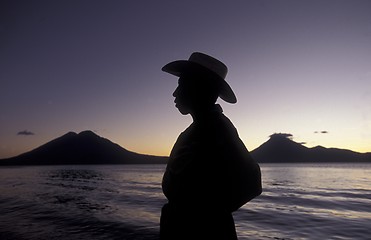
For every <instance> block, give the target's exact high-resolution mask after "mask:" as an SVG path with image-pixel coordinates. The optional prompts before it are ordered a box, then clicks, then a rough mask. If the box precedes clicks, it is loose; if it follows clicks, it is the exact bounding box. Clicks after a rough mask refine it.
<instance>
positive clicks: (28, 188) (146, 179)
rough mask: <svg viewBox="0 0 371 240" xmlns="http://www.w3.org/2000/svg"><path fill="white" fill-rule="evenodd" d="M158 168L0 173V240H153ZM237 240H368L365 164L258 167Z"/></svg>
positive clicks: (370, 210) (160, 199) (369, 190)
mask: <svg viewBox="0 0 371 240" xmlns="http://www.w3.org/2000/svg"><path fill="white" fill-rule="evenodd" d="M164 169H165V165H89V166H41V167H39V166H37V167H0V239H2V240H5V239H30V240H36V239H63V240H64V239H66V240H67V239H68V240H71V239H72V240H73V239H81V240H85V239H89V240H93V239H98V240H99V239H158V237H157V235H158V230H159V217H160V210H161V207H162V205H163V204H164V203H165V202H166V199H165V197H164V196H163V194H162V191H161V184H160V183H161V178H162V174H163V172H164ZM261 169H262V176H263V194H262V195H261V196H260V197H258V198H256V199H254V200H253V201H252V202H250V203H248V204H246V205H245V206H244V207H242V208H241V209H240V210H238V211H237V212H236V213H235V214H234V218H235V222H236V227H237V234H238V236H239V239H240V240H243V239H371V164H271V165H269V164H261Z"/></svg>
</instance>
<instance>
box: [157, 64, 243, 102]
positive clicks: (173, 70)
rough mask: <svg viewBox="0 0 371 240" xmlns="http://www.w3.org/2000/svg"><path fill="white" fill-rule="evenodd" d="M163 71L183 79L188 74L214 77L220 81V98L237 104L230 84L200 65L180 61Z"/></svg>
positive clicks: (165, 67) (169, 65) (164, 68)
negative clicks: (203, 74)
mask: <svg viewBox="0 0 371 240" xmlns="http://www.w3.org/2000/svg"><path fill="white" fill-rule="evenodd" d="M162 71H164V72H167V73H170V74H172V75H174V76H177V77H181V76H182V75H183V74H186V73H194V72H196V73H200V72H203V73H206V74H208V75H210V76H212V78H213V79H215V80H217V81H218V84H219V97H220V98H221V99H223V100H224V101H226V102H228V103H236V102H237V98H236V95H235V94H234V92H233V90H232V88H231V87H230V86H229V84H228V83H227V82H226V81H225V80H224V79H223V78H221V77H220V76H219V75H218V74H216V73H214V72H212V71H210V70H209V69H208V68H205V67H203V66H202V65H200V64H198V63H194V62H191V61H187V60H178V61H174V62H170V63H168V64H166V65H165V66H164V67H163V68H162Z"/></svg>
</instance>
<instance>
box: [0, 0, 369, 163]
mask: <svg viewBox="0 0 371 240" xmlns="http://www.w3.org/2000/svg"><path fill="white" fill-rule="evenodd" d="M370 13H371V1H369V0H368V1H360V0H352V1H348V0H344V1H343V0H333V1H329V0H319V1H316V0H308V1H305V0H302V1H297V0H292V1H288V0H280V1H275V0H271V1H268V0H266V1H264V0H260V1H248V0H245V1H214V0H213V1H211V0H207V1H196V0H187V1H170V0H166V1H143V0H135V1H112V0H109V1H105V0H101V1H94V0H86V1H81V0H66V1H62V0H60V1H37V0H32V1H27V0H25V1H18V0H10V1H1V3H0V158H4V157H10V156H14V155H18V154H20V153H23V152H25V151H29V150H31V149H34V148H36V147H38V146H40V145H42V144H44V143H46V142H48V141H50V140H52V139H54V138H56V137H59V136H61V135H63V134H65V133H67V132H69V131H75V132H80V131H83V130H87V129H89V130H93V131H95V132H96V133H97V134H98V135H100V136H102V137H105V138H108V139H110V140H111V141H113V142H116V143H118V144H120V145H121V146H122V147H124V148H126V149H129V150H132V151H136V152H140V153H146V154H156V155H168V154H169V152H170V150H171V147H172V145H173V143H174V142H175V140H176V138H177V136H178V135H179V133H180V132H181V131H183V130H184V129H185V128H186V127H187V126H188V125H189V124H190V123H191V118H190V117H189V116H182V115H180V114H179V112H178V111H177V109H176V108H175V107H174V103H173V97H172V93H173V91H174V89H175V88H176V86H177V79H176V78H175V77H173V76H171V75H169V74H166V73H164V72H162V71H161V67H162V66H163V65H165V64H166V63H168V62H170V61H173V60H179V59H188V57H189V55H190V54H191V53H192V52H194V51H201V52H204V53H207V54H210V55H212V56H214V57H216V58H218V59H220V60H221V61H223V62H224V63H225V64H226V65H227V66H228V67H229V73H228V75H227V78H226V80H227V81H228V82H229V83H230V85H231V87H232V88H233V89H234V91H235V93H236V95H237V98H238V102H237V104H235V105H231V104H228V103H224V102H223V101H222V100H219V102H220V104H221V105H222V107H223V108H224V112H225V114H226V115H227V116H228V117H229V118H230V119H231V120H232V122H233V123H234V124H235V126H236V127H237V129H238V131H239V134H240V137H241V139H242V140H243V141H244V142H245V144H246V146H247V148H248V149H249V150H253V149H255V148H256V147H258V146H259V145H260V144H262V143H263V142H265V141H266V140H267V139H268V137H269V135H271V134H273V133H278V132H282V133H291V134H292V135H293V136H294V138H293V139H294V140H295V141H297V142H305V143H306V144H305V145H306V146H308V147H313V146H316V145H322V146H325V147H337V148H346V149H351V150H354V151H359V152H371V14H370Z"/></svg>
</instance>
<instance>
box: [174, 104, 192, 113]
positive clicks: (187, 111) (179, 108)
mask: <svg viewBox="0 0 371 240" xmlns="http://www.w3.org/2000/svg"><path fill="white" fill-rule="evenodd" d="M175 107H176V108H177V109H178V111H179V112H180V113H181V114H182V115H187V114H189V113H190V112H189V110H188V109H186V108H183V107H181V106H178V105H175Z"/></svg>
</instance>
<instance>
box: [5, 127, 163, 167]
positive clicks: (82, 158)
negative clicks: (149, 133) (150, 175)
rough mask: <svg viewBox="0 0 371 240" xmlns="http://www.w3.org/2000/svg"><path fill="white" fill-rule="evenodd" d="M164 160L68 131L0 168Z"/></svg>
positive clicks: (154, 162)
mask: <svg viewBox="0 0 371 240" xmlns="http://www.w3.org/2000/svg"><path fill="white" fill-rule="evenodd" d="M166 162H167V157H157V156H149V155H142V154H138V153H134V152H130V151H128V150H126V149H124V148H122V147H121V146H119V145H118V144H115V143H112V142H111V141H109V140H108V139H105V138H102V137H100V136H98V135H96V134H95V133H93V132H91V131H84V132H81V133H79V134H77V133H74V132H69V133H67V134H65V135H63V136H61V137H59V138H56V139H54V140H52V141H50V142H48V143H46V144H44V145H42V146H40V147H38V148H36V149H34V150H32V151H30V152H27V153H24V154H21V155H19V156H17V157H12V158H8V159H4V160H0V165H58V164H145V163H147V164H148V163H150V164H157V163H166Z"/></svg>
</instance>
